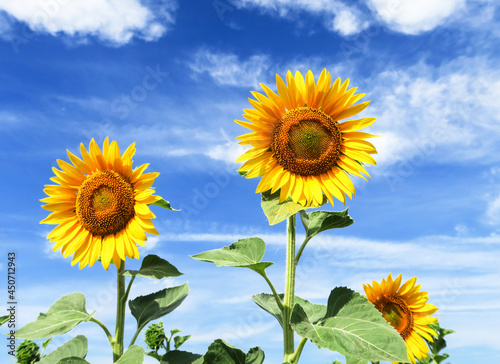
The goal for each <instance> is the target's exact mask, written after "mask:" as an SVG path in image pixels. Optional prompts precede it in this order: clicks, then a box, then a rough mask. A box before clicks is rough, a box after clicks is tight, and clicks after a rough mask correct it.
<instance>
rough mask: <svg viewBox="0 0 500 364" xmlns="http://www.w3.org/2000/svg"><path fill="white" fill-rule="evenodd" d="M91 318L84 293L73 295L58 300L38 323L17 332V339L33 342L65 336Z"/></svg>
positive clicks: (41, 315) (34, 322)
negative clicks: (86, 307) (34, 340)
mask: <svg viewBox="0 0 500 364" xmlns="http://www.w3.org/2000/svg"><path fill="white" fill-rule="evenodd" d="M90 318H91V315H89V314H88V313H87V311H86V309H85V296H84V295H83V294H82V293H72V294H69V295H66V296H63V297H61V298H60V299H58V300H57V301H56V302H55V303H54V304H53V305H52V306H50V308H49V310H48V311H47V312H46V313H41V314H40V315H39V316H38V318H37V319H36V321H33V322H30V323H29V324H27V325H25V326H23V327H21V328H20V329H19V330H17V332H16V337H18V338H21V339H30V340H33V339H43V338H46V337H50V336H55V335H61V334H65V333H66V332H68V331H69V330H71V329H72V328H73V327H75V326H76V325H78V324H79V323H80V322H82V321H88V320H90Z"/></svg>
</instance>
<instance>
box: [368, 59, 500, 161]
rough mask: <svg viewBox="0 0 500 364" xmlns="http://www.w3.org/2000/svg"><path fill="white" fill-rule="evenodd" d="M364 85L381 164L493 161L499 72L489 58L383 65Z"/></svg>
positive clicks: (498, 124)
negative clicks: (368, 93)
mask: <svg viewBox="0 0 500 364" xmlns="http://www.w3.org/2000/svg"><path fill="white" fill-rule="evenodd" d="M370 84H371V85H369V86H367V88H368V89H371V95H373V96H372V100H373V104H372V106H371V112H372V113H373V114H374V116H376V117H377V124H376V129H377V134H380V135H383V136H384V137H383V138H377V139H376V140H374V144H375V145H376V146H377V149H378V150H379V156H378V158H377V161H378V162H379V163H380V164H381V165H383V166H388V165H392V164H394V163H397V162H399V161H402V160H412V159H414V160H415V163H417V162H418V161H420V163H421V162H422V161H430V160H432V161H433V162H445V163H457V164H462V163H465V162H470V161H479V162H480V163H491V162H495V161H498V158H497V157H498V154H497V153H495V152H494V151H496V150H497V149H498V140H499V136H500V122H499V121H500V117H499V115H500V106H499V105H498V103H497V101H496V100H498V97H500V72H498V70H497V69H496V67H495V66H494V65H493V64H492V61H491V60H489V59H487V58H466V57H463V58H459V59H457V60H455V61H453V62H450V63H445V64H443V65H441V66H439V67H435V66H431V65H429V64H426V63H424V62H419V63H417V64H415V65H414V66H412V67H409V68H407V69H405V70H403V69H392V70H391V69H390V68H388V69H386V70H385V71H384V72H382V73H380V74H379V75H377V76H376V77H375V78H373V79H372V80H371V81H370ZM493 136H496V137H493Z"/></svg>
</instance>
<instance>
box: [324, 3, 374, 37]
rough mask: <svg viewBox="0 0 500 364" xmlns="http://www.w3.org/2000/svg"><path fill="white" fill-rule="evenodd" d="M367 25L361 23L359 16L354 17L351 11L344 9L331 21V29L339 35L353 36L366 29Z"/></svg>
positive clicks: (366, 23) (364, 22) (363, 22)
mask: <svg viewBox="0 0 500 364" xmlns="http://www.w3.org/2000/svg"><path fill="white" fill-rule="evenodd" d="M368 25H369V23H368V22H367V21H361V19H360V17H359V15H356V14H355V13H354V12H353V10H352V9H349V8H345V9H342V10H340V11H339V12H338V13H337V15H336V16H335V18H334V19H333V22H332V26H333V29H334V30H336V31H337V32H339V33H340V34H341V35H353V34H357V33H359V32H360V31H362V30H364V29H366V28H367V27H368Z"/></svg>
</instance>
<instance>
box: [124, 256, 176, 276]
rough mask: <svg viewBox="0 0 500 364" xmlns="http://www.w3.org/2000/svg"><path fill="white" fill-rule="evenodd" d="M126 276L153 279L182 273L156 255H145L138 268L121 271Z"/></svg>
mask: <svg viewBox="0 0 500 364" xmlns="http://www.w3.org/2000/svg"><path fill="white" fill-rule="evenodd" d="M123 275H126V276H134V277H135V276H137V277H148V278H154V279H162V278H169V277H178V276H181V275H182V273H181V272H179V271H178V270H177V268H175V267H174V266H173V265H172V264H170V263H169V262H167V261H166V260H165V259H162V258H160V257H159V256H157V255H152V254H151V255H148V256H146V257H145V258H144V259H143V261H142V264H141V269H139V270H126V271H125V272H123Z"/></svg>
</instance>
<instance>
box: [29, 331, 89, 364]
mask: <svg viewBox="0 0 500 364" xmlns="http://www.w3.org/2000/svg"><path fill="white" fill-rule="evenodd" d="M44 344H45V343H44ZM87 351H88V341H87V338H86V337H85V336H83V335H77V336H75V337H74V338H73V339H71V340H70V341H68V342H66V343H64V344H63V345H61V346H59V347H58V348H57V349H56V350H54V351H53V352H51V353H50V354H47V355H45V356H44V357H43V358H42V359H41V360H40V361H39V362H38V363H39V364H57V363H59V361H61V360H62V359H65V358H76V357H77V358H81V359H84V358H85V356H86V355H87Z"/></svg>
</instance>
